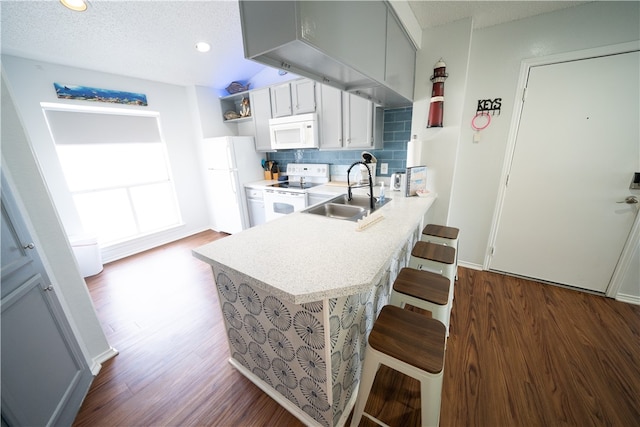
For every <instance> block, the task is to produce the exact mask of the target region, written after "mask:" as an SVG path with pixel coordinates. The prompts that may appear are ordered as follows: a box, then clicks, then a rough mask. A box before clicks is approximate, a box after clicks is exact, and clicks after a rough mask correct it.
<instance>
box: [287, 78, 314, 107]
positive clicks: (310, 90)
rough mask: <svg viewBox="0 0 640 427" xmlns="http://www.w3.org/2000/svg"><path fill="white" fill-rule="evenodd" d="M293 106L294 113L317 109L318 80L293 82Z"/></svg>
mask: <svg viewBox="0 0 640 427" xmlns="http://www.w3.org/2000/svg"><path fill="white" fill-rule="evenodd" d="M291 108H292V110H293V114H305V113H314V112H315V111H316V82H315V81H313V80H309V79H302V80H295V81H293V82H291Z"/></svg>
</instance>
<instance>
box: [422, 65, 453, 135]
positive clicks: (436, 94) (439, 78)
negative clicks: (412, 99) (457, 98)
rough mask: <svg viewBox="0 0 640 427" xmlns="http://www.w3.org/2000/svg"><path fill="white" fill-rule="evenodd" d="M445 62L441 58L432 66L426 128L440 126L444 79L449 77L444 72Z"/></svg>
mask: <svg viewBox="0 0 640 427" xmlns="http://www.w3.org/2000/svg"><path fill="white" fill-rule="evenodd" d="M446 69H447V64H445V63H444V61H443V60H442V58H440V60H439V61H438V62H436V65H434V67H433V76H431V82H432V83H433V89H432V90H431V104H430V105H429V120H428V122H427V127H428V128H441V127H442V113H443V108H444V81H445V80H446V79H447V77H449V74H447V73H446Z"/></svg>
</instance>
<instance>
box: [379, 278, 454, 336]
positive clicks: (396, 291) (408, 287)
mask: <svg viewBox="0 0 640 427" xmlns="http://www.w3.org/2000/svg"><path fill="white" fill-rule="evenodd" d="M451 286H452V284H451V281H450V280H449V279H448V278H446V277H444V276H442V275H440V274H437V273H432V272H430V271H425V270H416V269H415V268H408V267H405V268H403V269H401V270H400V273H398V276H397V277H396V280H395V281H394V282H393V288H392V292H391V301H390V303H391V304H392V305H395V306H396V307H400V308H404V307H405V305H407V304H409V305H412V306H414V307H418V308H421V309H423V310H427V311H429V312H431V317H433V318H434V319H436V320H439V321H440V322H442V324H443V325H444V326H445V328H446V330H447V336H448V335H449V319H450V316H451V308H452V307H451V304H452V301H453V297H452V295H451Z"/></svg>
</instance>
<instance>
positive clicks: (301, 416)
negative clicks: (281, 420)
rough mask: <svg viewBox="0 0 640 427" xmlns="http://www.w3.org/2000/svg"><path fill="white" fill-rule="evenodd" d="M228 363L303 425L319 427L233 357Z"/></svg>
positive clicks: (319, 426) (319, 425) (314, 421)
mask: <svg viewBox="0 0 640 427" xmlns="http://www.w3.org/2000/svg"><path fill="white" fill-rule="evenodd" d="M229 363H230V364H231V366H233V367H234V368H236V369H237V370H238V371H239V372H240V373H241V374H242V375H244V376H245V377H247V378H248V379H249V381H251V382H252V383H254V384H255V385H257V386H258V387H259V388H260V389H261V390H262V391H264V392H265V393H267V395H269V397H271V398H272V399H273V400H275V401H276V402H278V404H279V405H280V406H282V407H283V408H284V409H286V410H287V411H289V412H290V413H291V414H292V415H293V416H294V417H296V418H297V419H299V420H300V421H302V422H303V423H304V425H306V426H318V427H321V424H319V423H318V422H317V421H316V420H314V419H313V418H311V417H310V416H309V415H308V414H307V413H306V412H304V411H303V410H302V409H300V408H298V407H297V406H296V405H294V404H293V403H292V402H291V401H290V400H289V399H287V398H286V397H284V396H283V395H281V394H280V393H278V392H277V391H276V390H275V389H274V388H272V387H271V386H269V384H267V383H265V382H264V381H262V380H261V379H260V378H259V377H258V376H257V375H255V374H254V373H253V372H251V371H250V370H248V369H247V368H245V367H244V366H243V365H242V364H240V363H238V362H237V361H236V360H234V359H233V358H229Z"/></svg>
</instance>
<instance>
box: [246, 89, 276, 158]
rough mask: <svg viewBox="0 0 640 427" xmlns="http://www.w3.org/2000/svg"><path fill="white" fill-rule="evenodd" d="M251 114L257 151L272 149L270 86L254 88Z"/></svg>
mask: <svg viewBox="0 0 640 427" xmlns="http://www.w3.org/2000/svg"><path fill="white" fill-rule="evenodd" d="M250 93H251V114H252V116H253V124H254V126H255V138H256V151H272V150H271V135H270V133H269V119H270V118H271V97H270V93H269V88H264V89H257V90H252V91H251V92H250Z"/></svg>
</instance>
